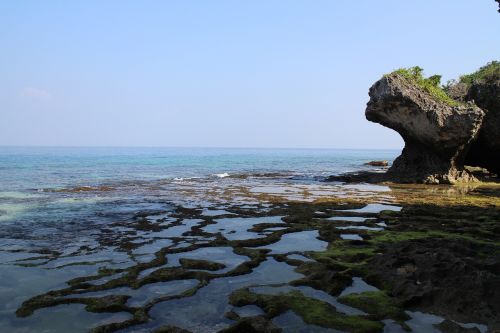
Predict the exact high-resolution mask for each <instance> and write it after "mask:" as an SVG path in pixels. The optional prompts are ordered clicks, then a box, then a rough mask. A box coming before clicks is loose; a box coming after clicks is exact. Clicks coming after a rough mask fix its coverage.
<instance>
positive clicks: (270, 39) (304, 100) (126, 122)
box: [0, 0, 500, 148]
mask: <svg viewBox="0 0 500 333" xmlns="http://www.w3.org/2000/svg"><path fill="white" fill-rule="evenodd" d="M496 9H497V3H496V2H494V1H493V0H440V1H435V0H419V1H401V0H380V1H372V0H365V1H348V0H338V1H334V0H324V1H321V0H303V1H293V0H289V1H282V0H261V1H260V0H252V1H234V0H232V1H222V0H220V1H219V0H213V1H208V0H189V1H184V0H182V1H181V0H179V1H126V0H117V1H89V0H86V1H63V0H61V1H36V0H33V1H1V2H0V42H1V47H0V145H53V146H59V145H63V146H82V145H83V146H216V147H318V148H400V147H402V140H401V139H400V137H399V136H398V134H397V133H395V132H393V131H391V130H389V129H386V128H383V127H382V126H380V125H377V124H373V123H370V122H368V121H366V120H365V118H364V109H365V105H366V102H367V101H368V88H369V87H370V86H371V84H372V83H373V82H375V81H376V80H377V79H378V78H380V77H381V76H382V75H383V74H384V73H386V72H390V71H391V70H393V69H396V68H398V67H403V66H413V65H419V66H421V67H423V68H424V69H425V72H426V73H427V74H429V75H431V74H435V73H440V74H442V75H443V77H444V80H446V79H450V78H453V77H456V76H458V75H459V74H461V73H467V72H471V71H474V70H475V69H477V68H478V67H479V66H481V65H483V64H485V63H486V62H488V61H491V60H494V59H497V60H498V59H500V43H499V39H498V36H499V34H500V14H499V13H497V11H496Z"/></svg>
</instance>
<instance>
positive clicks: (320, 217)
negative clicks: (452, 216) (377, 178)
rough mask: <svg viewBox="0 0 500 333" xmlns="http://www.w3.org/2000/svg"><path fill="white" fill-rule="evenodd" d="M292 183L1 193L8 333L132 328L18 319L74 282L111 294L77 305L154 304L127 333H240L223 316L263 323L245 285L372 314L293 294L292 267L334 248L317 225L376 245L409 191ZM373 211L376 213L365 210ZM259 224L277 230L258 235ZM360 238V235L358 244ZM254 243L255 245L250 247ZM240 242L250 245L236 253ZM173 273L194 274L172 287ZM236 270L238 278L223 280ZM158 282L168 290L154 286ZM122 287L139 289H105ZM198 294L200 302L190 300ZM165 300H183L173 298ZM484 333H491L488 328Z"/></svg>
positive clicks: (75, 314) (209, 181)
mask: <svg viewBox="0 0 500 333" xmlns="http://www.w3.org/2000/svg"><path fill="white" fill-rule="evenodd" d="M294 177H295V176H294V175H290V174H279V175H273V176H270V175H252V176H248V175H245V176H244V177H243V176H241V175H240V176H238V177H237V176H233V175H230V176H228V177H223V178H219V177H207V178H191V179H188V178H184V179H180V178H179V179H176V180H172V179H159V180H152V181H151V180H141V181H137V180H129V181H114V182H112V184H107V185H106V186H90V187H85V189H84V190H83V189H82V188H83V187H82V186H78V187H76V186H73V187H71V186H67V187H63V186H61V187H58V188H57V189H50V188H48V189H46V190H45V191H43V192H36V191H33V190H20V191H18V192H16V191H9V192H0V221H1V223H2V228H1V229H0V264H1V266H0V331H1V332H4V331H5V332H16V331H18V332H39V331H48V332H68V331H71V332H80V331H87V330H88V329H90V328H92V327H96V326H99V325H103V324H106V323H111V322H123V321H125V320H127V319H130V318H131V316H132V314H131V313H127V312H117V313H112V312H105V313H91V312H88V311H85V310H84V306H83V305H80V304H72V305H58V306H55V307H48V308H42V309H38V310H36V311H35V312H34V314H33V315H31V316H28V317H26V318H17V317H16V316H15V311H16V310H17V309H18V308H19V307H20V306H21V304H22V303H23V302H24V301H26V300H28V299H29V298H31V297H34V296H36V295H40V294H44V293H45V292H47V291H49V290H60V289H65V288H68V284H67V282H68V281H70V280H71V279H74V278H78V277H88V276H94V275H95V278H92V279H89V281H85V283H86V284H88V285H90V286H101V287H102V290H97V291H89V292H84V290H83V289H82V290H78V289H75V290H73V291H76V290H77V291H78V297H82V298H90V297H92V298H94V297H101V296H105V295H117V294H121V295H129V296H130V299H128V301H127V302H126V304H125V305H126V306H130V307H141V306H145V305H146V304H151V306H152V307H151V309H150V312H149V315H150V316H151V320H150V321H149V322H147V323H142V324H139V325H137V326H132V327H129V328H126V329H124V331H129V332H140V331H144V332H149V331H151V330H153V329H155V328H157V327H160V326H162V325H164V324H169V325H176V326H179V327H182V328H186V329H189V330H191V331H193V332H216V331H218V330H220V329H222V328H226V327H228V326H229V325H231V324H233V323H234V321H233V320H231V319H228V318H227V317H226V316H225V314H226V313H227V312H229V311H234V312H236V313H237V314H239V315H240V316H242V317H244V316H254V315H260V314H262V313H263V311H262V309H260V308H258V307H257V306H255V305H251V306H245V307H241V308H239V307H234V306H232V305H230V304H228V297H229V295H230V294H231V292H233V291H235V290H237V289H240V288H243V287H250V288H252V291H254V292H257V293H279V292H286V291H290V290H298V291H300V292H301V293H302V294H304V295H305V296H307V297H311V298H315V299H319V300H322V301H324V302H327V303H329V304H331V305H332V306H334V307H335V308H336V309H337V311H339V312H342V313H345V314H354V315H362V314H364V312H363V311H361V310H359V309H356V308H353V307H350V306H347V305H344V304H341V303H339V302H338V301H337V298H336V297H334V296H332V295H330V294H328V293H326V292H324V291H321V290H317V289H314V288H312V287H310V286H291V285H289V284H288V283H289V282H291V281H294V280H297V279H300V278H303V277H304V275H302V274H300V273H298V271H300V272H303V271H302V270H300V269H299V270H297V271H296V267H295V266H291V265H292V264H293V265H298V264H300V262H304V263H306V264H308V265H312V264H316V263H315V262H314V260H313V259H311V258H309V256H311V257H312V256H313V254H311V253H307V252H317V251H325V250H326V249H327V248H328V242H327V241H325V239H329V238H325V235H324V234H321V237H320V232H319V230H317V229H318V225H328V226H331V229H332V230H333V231H332V232H336V234H335V237H336V238H335V239H337V240H339V237H340V239H344V240H347V241H349V240H354V241H363V240H364V239H365V240H364V242H366V241H368V240H369V239H370V235H374V234H375V233H371V231H374V232H376V231H382V230H384V228H386V227H387V224H386V223H385V222H382V221H381V218H377V219H375V217H376V216H377V215H376V214H378V213H380V212H382V211H387V210H389V211H396V212H398V211H400V210H401V207H400V206H397V205H396V204H394V203H393V199H395V197H396V196H397V194H395V193H394V192H395V191H406V190H405V189H403V190H402V189H400V188H396V190H395V191H393V190H391V188H390V187H387V186H378V185H365V184H361V185H342V184H339V183H323V182H318V181H316V180H311V179H300V180H298V179H297V178H294ZM469 190H470V189H469ZM417 191H428V189H426V188H422V189H417ZM431 191H433V190H431ZM435 191H436V193H438V194H442V193H446V194H447V195H460V191H459V192H458V193H457V192H453V191H452V190H450V189H444V188H443V189H441V188H438V189H436V190H435ZM346 197H348V198H350V199H352V200H353V202H355V203H356V205H354V206H353V205H349V207H347V206H346V209H341V207H342V206H335V208H330V207H329V206H323V207H318V208H317V209H313V210H311V211H310V212H309V211H300V209H298V210H297V211H294V210H293V209H294V206H293V204H294V202H311V201H315V200H318V199H327V200H331V199H340V198H346ZM365 201H366V202H369V203H368V204H366V205H364V204H362V202H365ZM391 203H392V204H391ZM352 207H359V208H354V209H353V208H352ZM290 212H293V213H297V214H298V215H299V216H300V218H299V219H297V221H295V220H293V219H290V216H287V214H289V213H290ZM342 215H346V216H342ZM292 220H293V221H292ZM384 220H385V219H384ZM328 221H330V222H328ZM386 221H388V222H389V220H386ZM260 224H270V225H269V226H267V225H265V226H260V227H259V225H260ZM363 224H366V225H363ZM274 225H275V226H274ZM340 230H347V231H340ZM350 230H352V232H349V231H350ZM355 230H361V231H358V232H359V234H356V232H357V231H355ZM290 231H293V232H290ZM221 235H222V236H223V237H224V238H222V237H220V236H221ZM326 236H327V237H328V236H329V235H326ZM267 237H269V241H268V240H267V239H266V238H267ZM273 237H274V238H273ZM332 237H333V236H332ZM320 238H321V239H320ZM251 240H255V241H256V243H255V244H253V243H251V242H241V241H251ZM264 240H265V241H264ZM258 241H261V242H258ZM235 243H244V244H245V245H244V247H238V248H236V247H233V246H234V244H235ZM346 243H360V242H346ZM262 244H265V245H262ZM167 250H168V251H167ZM266 250H267V252H266ZM162 251H164V252H162ZM246 251H248V252H246ZM252 251H253V252H252ZM256 253H259V255H261V256H263V258H261V259H259V260H260V261H259V260H256V259H255V257H258V256H257V254H256ZM181 258H185V259H192V260H200V261H201V260H203V261H210V262H215V263H219V264H223V265H225V267H224V268H221V269H218V270H211V271H209V270H206V269H183V268H182V267H181V266H180V263H179V259H181ZM286 259H293V260H286ZM252 260H253V261H252ZM282 260H286V261H287V262H288V263H289V264H290V265H289V264H287V263H285V262H284V261H282ZM250 262H252V263H251V264H249V263H250ZM297 262H299V263H298V264H297ZM138 263H140V264H141V265H142V266H141V268H140V269H138V270H137V272H136V275H133V274H131V276H129V275H127V274H129V273H130V271H133V268H134V267H137V266H136V265H138ZM246 264H248V265H247V266H245V265H246ZM111 269H118V270H116V271H111ZM120 269H125V271H121V270H120ZM159 269H161V271H159V272H160V273H161V274H164V275H161V274H160V273H158V272H157V273H158V274H156V275H155V272H156V271H158V270H159ZM107 270H110V271H109V272H107ZM171 271H176V272H177V273H179V272H180V273H179V274H181V275H182V274H185V275H182V278H178V279H177V278H176V279H173V280H169V279H170V276H168V274H169V272H171ZM233 271H235V272H236V273H235V274H234V276H222V275H223V274H226V273H228V272H231V274H232V272H233ZM103 272H104V273H106V274H108V273H109V275H106V274H104V273H103ZM193 272H194V273H195V274H194V273H193ZM196 274H200V275H196ZM203 274H205V275H203ZM237 274H239V275H237ZM158 275H161V276H162V278H164V280H161V279H160V281H158V280H154V278H155V277H157V276H158ZM228 275H229V274H228ZM124 277H127V278H129V279H130V281H127V283H124V284H122V285H119V286H111V287H109V288H107V287H105V286H106V285H107V284H112V282H113V281H116V280H119V279H120V278H124ZM148 279H151V282H150V283H148V284H145V285H142V284H141V283H138V281H145V280H147V281H149V280H148ZM103 286H104V287H103ZM198 286H199V287H200V288H199V289H198V290H197V291H196V292H194V291H193V292H192V293H190V294H186V295H184V294H183V293H184V292H186V291H192V290H194V288H195V287H198ZM373 290H377V289H376V288H375V287H373V286H370V285H368V284H366V283H365V282H364V281H363V280H362V279H361V278H359V277H355V278H353V281H352V285H351V286H348V287H347V288H346V289H345V290H343V291H342V293H341V294H340V295H347V294H352V293H359V292H363V291H373ZM80 292H81V293H80ZM166 296H179V298H176V299H169V300H165V299H164V297H166ZM181 296H182V297H181ZM74 297H75V294H71V293H70V294H68V295H65V296H63V297H62V298H64V299H68V298H74ZM409 314H410V316H411V317H412V319H411V320H410V321H409V322H408V323H407V324H408V326H409V327H410V328H412V329H413V331H414V332H432V330H436V328H435V327H434V326H432V324H433V323H435V322H440V321H442V318H434V317H426V316H427V315H426V314H420V313H416V312H415V313H414V312H409ZM272 320H273V322H274V323H275V324H276V325H277V326H279V327H281V328H282V329H283V331H284V332H297V331H299V332H336V331H335V330H331V329H325V328H321V327H318V326H313V325H308V324H306V323H304V321H303V320H302V318H301V317H299V316H297V315H296V314H295V313H293V312H291V311H288V312H285V313H283V314H281V315H279V316H277V317H276V318H273V319H272ZM384 323H385V332H403V329H402V327H401V326H400V325H399V324H397V323H395V322H393V321H390V320H386V321H384ZM479 328H480V329H481V330H482V331H483V328H484V327H482V326H481V327H479Z"/></svg>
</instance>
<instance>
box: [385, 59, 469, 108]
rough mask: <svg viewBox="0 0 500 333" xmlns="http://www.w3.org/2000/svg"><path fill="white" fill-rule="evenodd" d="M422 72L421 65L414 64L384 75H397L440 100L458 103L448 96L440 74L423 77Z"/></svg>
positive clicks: (447, 102)
mask: <svg viewBox="0 0 500 333" xmlns="http://www.w3.org/2000/svg"><path fill="white" fill-rule="evenodd" d="M423 72H424V70H423V69H422V68H421V67H419V66H414V67H409V68H399V69H397V70H395V71H394V72H392V73H390V74H386V76H388V75H393V74H396V75H399V76H401V77H403V78H405V79H406V80H408V81H409V82H410V83H412V84H414V85H416V86H417V87H419V88H420V89H422V90H423V91H425V92H427V93H428V94H429V95H431V96H432V97H434V98H435V99H436V100H438V101H440V102H443V103H446V104H448V105H450V106H458V105H460V103H459V102H458V101H456V100H454V99H452V98H451V97H450V96H448V94H447V93H446V91H445V90H444V89H443V87H442V86H441V75H432V76H430V77H428V78H425V77H424V75H423Z"/></svg>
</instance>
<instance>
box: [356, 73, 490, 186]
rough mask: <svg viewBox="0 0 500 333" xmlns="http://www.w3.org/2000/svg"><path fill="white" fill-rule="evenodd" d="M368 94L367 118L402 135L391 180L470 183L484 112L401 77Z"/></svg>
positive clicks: (392, 77)
mask: <svg viewBox="0 0 500 333" xmlns="http://www.w3.org/2000/svg"><path fill="white" fill-rule="evenodd" d="M438 80H439V79H438ZM369 95H370V101H369V102H368V104H367V108H366V113H365V115H366V118H367V119H368V120H370V121H373V122H376V123H379V124H381V125H383V126H386V127H389V128H391V129H393V130H395V131H397V132H398V133H399V134H400V135H401V136H402V137H403V139H404V141H405V147H404V149H403V152H402V154H401V156H399V157H398V158H397V159H396V160H395V161H394V163H393V164H392V166H391V168H390V169H389V171H388V172H387V175H388V176H389V177H390V179H391V180H394V181H398V182H423V183H455V182H459V181H469V180H471V178H472V176H471V175H470V174H469V173H468V172H466V171H465V170H464V168H463V167H464V161H465V159H466V156H467V153H468V151H469V148H470V146H471V144H472V143H473V142H474V140H475V139H476V137H477V135H478V133H479V129H480V128H481V124H482V121H483V117H484V114H485V113H484V112H483V110H481V109H480V108H479V107H477V106H476V105H475V104H473V103H459V102H454V103H450V102H449V101H446V100H442V99H440V98H437V97H436V96H434V95H433V94H431V93H429V92H428V91H426V90H425V89H423V88H422V87H421V86H419V85H418V84H415V82H412V80H410V79H408V78H407V77H405V76H404V75H401V74H399V73H397V72H394V73H392V74H388V75H386V76H384V77H383V78H382V79H380V80H379V81H377V82H376V83H375V84H374V85H373V86H372V87H371V88H370V91H369ZM497 133H498V132H497Z"/></svg>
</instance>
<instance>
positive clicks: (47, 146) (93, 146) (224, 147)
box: [0, 144, 403, 150]
mask: <svg viewBox="0 0 500 333" xmlns="http://www.w3.org/2000/svg"><path fill="white" fill-rule="evenodd" d="M0 148H174V149H179V148H184V149H186V148H190V149H263V150H266V149H267V150H270V149H290V150H297V149H305V150H307V149H311V150H313V149H315V150H400V149H403V147H400V148H346V147H343V148H339V147H251V146H241V147H236V146H124V145H123V146H122V145H102V146H98V145H60V146H59V145H57V146H54V145H2V144H0Z"/></svg>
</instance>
